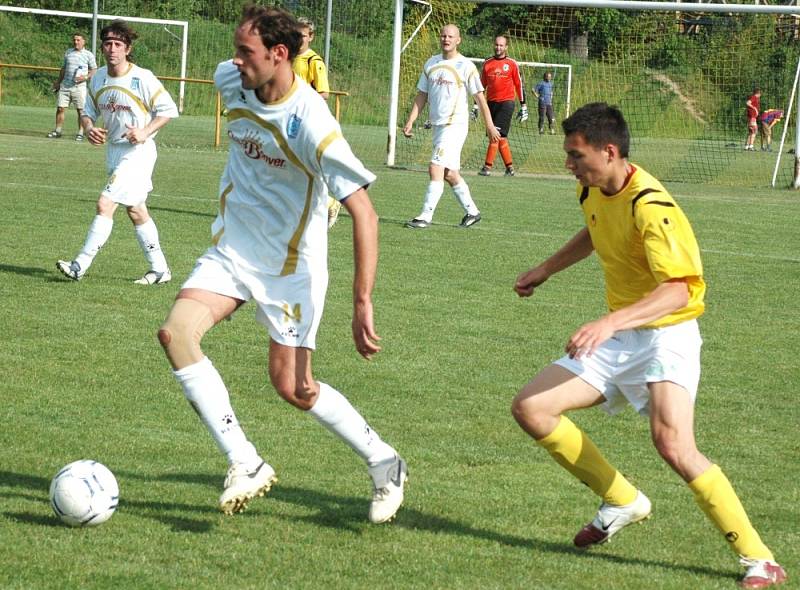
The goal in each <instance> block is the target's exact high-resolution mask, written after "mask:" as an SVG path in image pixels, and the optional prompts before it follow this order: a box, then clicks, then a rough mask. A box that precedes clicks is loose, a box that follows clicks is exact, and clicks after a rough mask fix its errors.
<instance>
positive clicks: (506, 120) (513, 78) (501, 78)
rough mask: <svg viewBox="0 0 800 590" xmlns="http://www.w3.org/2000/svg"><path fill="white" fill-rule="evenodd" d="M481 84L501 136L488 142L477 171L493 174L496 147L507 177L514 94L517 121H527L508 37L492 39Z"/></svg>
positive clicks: (510, 164)
mask: <svg viewBox="0 0 800 590" xmlns="http://www.w3.org/2000/svg"><path fill="white" fill-rule="evenodd" d="M481 83H482V84H483V86H484V88H486V102H487V103H488V104H489V112H490V113H491V114H492V123H494V126H495V127H497V130H498V131H499V132H500V139H499V140H498V141H491V142H489V147H488V149H487V150H486V160H485V161H484V164H483V168H481V169H480V171H479V172H478V174H480V175H481V176H489V175H490V174H491V173H492V166H493V165H494V159H495V157H496V156H497V152H498V150H499V151H500V157H501V158H503V164H505V166H506V176H514V162H513V160H512V158H511V147H510V146H509V145H508V132H509V131H510V129H511V119H512V117H513V115H514V104H515V101H514V99H515V97H519V104H520V107H519V112H518V113H517V119H519V121H520V123H524V122H525V121H527V120H528V107H527V106H526V105H525V91H524V90H523V84H522V76H520V73H519V66H518V65H517V62H516V61H514V60H513V59H511V58H510V57H508V38H507V37H506V36H505V35H498V36H497V37H495V38H494V56H493V57H490V58H489V59H487V60H486V61H485V62H483V69H482V70H481ZM477 108H478V107H477V105H475V106H474V107H473V113H472V114H473V117H472V118H473V120H474V119H477V115H478V111H477Z"/></svg>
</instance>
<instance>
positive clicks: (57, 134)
mask: <svg viewBox="0 0 800 590" xmlns="http://www.w3.org/2000/svg"><path fill="white" fill-rule="evenodd" d="M47 137H49V138H50V139H58V138H59V137H61V132H60V131H55V130H53V131H51V132H50V133H48V134H47Z"/></svg>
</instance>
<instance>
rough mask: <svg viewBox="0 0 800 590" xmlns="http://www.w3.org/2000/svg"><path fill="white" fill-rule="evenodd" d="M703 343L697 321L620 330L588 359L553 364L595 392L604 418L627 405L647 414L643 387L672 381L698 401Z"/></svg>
mask: <svg viewBox="0 0 800 590" xmlns="http://www.w3.org/2000/svg"><path fill="white" fill-rule="evenodd" d="M702 345H703V339H702V338H701V337H700V329H699V327H698V325H697V320H689V321H686V322H681V323H680V324H676V325H674V326H667V327H664V328H645V329H636V330H620V331H619V332H615V333H614V336H613V337H612V338H610V339H608V340H607V341H606V342H604V343H603V344H602V345H601V346H600V348H598V349H597V350H596V351H595V352H594V354H592V356H590V357H583V358H582V359H580V360H576V359H571V358H569V356H564V357H562V358H560V359H559V360H557V361H556V362H555V364H556V365H558V366H560V367H564V368H565V369H567V370H568V371H569V372H571V373H574V374H575V375H577V376H578V377H580V378H581V379H582V380H584V381H586V383H588V384H589V385H591V386H592V387H594V388H595V389H597V390H598V391H599V392H600V393H601V394H603V397H605V398H606V401H605V403H603V405H602V406H601V408H602V409H603V410H605V411H606V412H608V413H609V414H616V413H617V412H620V411H621V410H623V409H624V408H625V404H626V403H629V404H631V405H632V406H633V407H634V409H635V410H636V411H637V412H639V413H640V414H642V415H643V416H647V415H648V414H649V410H650V408H649V402H650V390H649V389H648V388H647V384H648V383H658V382H660V381H671V382H672V383H675V384H677V385H680V386H681V387H683V388H684V389H685V390H686V391H688V392H689V395H690V396H691V397H692V401H694V399H695V398H696V397H697V384H698V383H699V381H700V347H701V346H702Z"/></svg>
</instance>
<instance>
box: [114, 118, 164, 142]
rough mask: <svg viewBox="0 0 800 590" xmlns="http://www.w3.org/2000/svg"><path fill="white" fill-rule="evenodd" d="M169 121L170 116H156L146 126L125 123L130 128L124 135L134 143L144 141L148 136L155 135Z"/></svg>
mask: <svg viewBox="0 0 800 590" xmlns="http://www.w3.org/2000/svg"><path fill="white" fill-rule="evenodd" d="M167 123H169V117H154V118H153V120H152V121H150V123H148V124H147V125H145V126H144V127H134V126H133V125H125V127H127V128H128V130H127V131H126V132H125V133H124V134H123V135H122V137H124V138H125V139H127V140H128V141H129V142H131V143H132V144H137V143H144V142H145V141H147V138H148V137H150V136H151V135H153V133H155V132H156V131H158V130H159V129H161V128H162V127H163V126H164V125H166V124H167Z"/></svg>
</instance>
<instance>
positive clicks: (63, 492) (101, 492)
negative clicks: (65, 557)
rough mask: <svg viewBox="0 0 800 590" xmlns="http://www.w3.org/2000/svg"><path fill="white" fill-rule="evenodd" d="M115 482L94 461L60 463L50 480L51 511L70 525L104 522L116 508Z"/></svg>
mask: <svg viewBox="0 0 800 590" xmlns="http://www.w3.org/2000/svg"><path fill="white" fill-rule="evenodd" d="M118 501H119V486H118V485H117V480H116V478H115V477H114V474H113V473H111V471H109V470H108V468H107V467H106V466H105V465H102V464H101V463H98V462H97V461H91V460H88V459H84V460H81V461H75V462H74V463H70V464H69V465H66V466H64V467H63V468H62V469H61V470H60V471H59V472H58V473H56V475H55V477H54V478H53V481H52V482H50V505H51V506H52V507H53V512H55V513H56V516H58V517H59V518H60V519H61V520H63V521H64V522H65V523H67V524H68V525H70V526H95V525H98V524H101V523H104V522H105V521H107V520H108V519H109V518H111V515H112V514H114V510H116V508H117V502H118Z"/></svg>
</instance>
